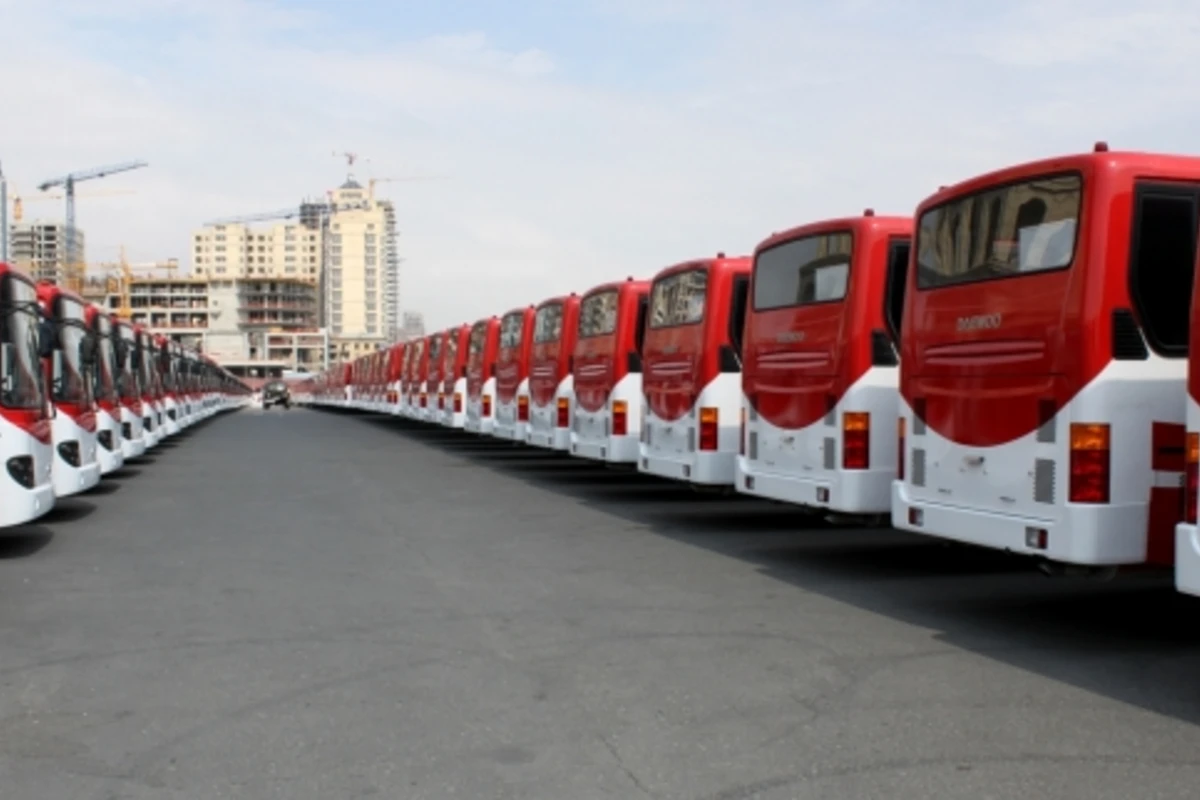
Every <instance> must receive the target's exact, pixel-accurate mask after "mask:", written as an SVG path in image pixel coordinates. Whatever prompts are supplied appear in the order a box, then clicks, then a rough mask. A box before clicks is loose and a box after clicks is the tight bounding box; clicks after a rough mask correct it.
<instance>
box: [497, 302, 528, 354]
mask: <svg viewBox="0 0 1200 800" xmlns="http://www.w3.org/2000/svg"><path fill="white" fill-rule="evenodd" d="M524 327H525V312H524V311H513V312H510V313H508V314H505V315H504V319H502V320H500V347H501V349H504V350H508V349H511V348H514V347H520V346H521V333H522V332H523V330H522V329H523V328H524Z"/></svg>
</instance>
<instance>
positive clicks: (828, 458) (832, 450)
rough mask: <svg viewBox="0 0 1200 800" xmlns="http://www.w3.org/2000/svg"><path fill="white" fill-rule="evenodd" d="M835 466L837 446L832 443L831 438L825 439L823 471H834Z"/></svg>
mask: <svg viewBox="0 0 1200 800" xmlns="http://www.w3.org/2000/svg"><path fill="white" fill-rule="evenodd" d="M836 466H837V445H836V444H835V443H834V439H833V437H832V436H826V437H825V469H834V468H835V467H836Z"/></svg>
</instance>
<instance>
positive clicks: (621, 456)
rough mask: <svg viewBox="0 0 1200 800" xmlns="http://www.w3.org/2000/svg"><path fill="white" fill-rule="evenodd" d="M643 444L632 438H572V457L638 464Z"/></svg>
mask: <svg viewBox="0 0 1200 800" xmlns="http://www.w3.org/2000/svg"><path fill="white" fill-rule="evenodd" d="M640 446H641V442H639V441H638V440H637V439H636V438H634V437H631V436H609V437H608V438H607V439H580V438H579V437H577V436H576V437H572V439H571V455H573V456H579V457H580V458H587V459H591V460H592V461H604V462H607V463H609V464H636V463H638V460H639V458H640V457H641V451H640Z"/></svg>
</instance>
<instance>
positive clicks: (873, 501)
mask: <svg viewBox="0 0 1200 800" xmlns="http://www.w3.org/2000/svg"><path fill="white" fill-rule="evenodd" d="M742 458H743V460H744V457H742ZM891 482H892V474H891V473H890V472H872V471H870V470H863V471H861V472H859V471H853V470H838V471H836V472H832V473H826V474H825V476H823V477H820V478H817V477H812V478H808V477H800V476H797V475H779V474H772V473H764V472H761V471H752V470H747V469H746V468H745V464H744V463H743V464H742V466H741V467H740V468H739V469H738V474H737V490H738V491H739V492H742V493H743V494H749V495H754V496H755V497H765V498H767V499H768V500H778V501H779V502H781V503H792V504H795V505H800V506H807V507H808V508H817V509H823V510H826V511H829V512H831V513H834V514H854V515H860V514H861V515H877V514H887V513H889V512H890V511H891V497H890V491H891Z"/></svg>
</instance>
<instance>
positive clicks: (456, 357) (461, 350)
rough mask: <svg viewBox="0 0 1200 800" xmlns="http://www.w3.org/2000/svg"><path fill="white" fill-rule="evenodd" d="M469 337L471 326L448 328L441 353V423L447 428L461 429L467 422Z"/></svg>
mask: <svg viewBox="0 0 1200 800" xmlns="http://www.w3.org/2000/svg"><path fill="white" fill-rule="evenodd" d="M470 338H471V326H470V325H459V326H458V327H457V328H451V329H450V335H449V336H447V337H446V352H445V353H444V354H443V355H442V361H443V363H444V365H445V368H444V369H443V370H442V372H443V377H442V388H441V391H442V393H443V394H444V395H445V396H446V405H445V408H444V409H443V410H442V418H441V420H439V421H440V422H441V424H443V425H445V426H446V427H447V428H458V429H461V428H462V427H463V426H464V425H466V422H467V410H466V399H467V350H468V349H469V347H470V345H469V341H470Z"/></svg>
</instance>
